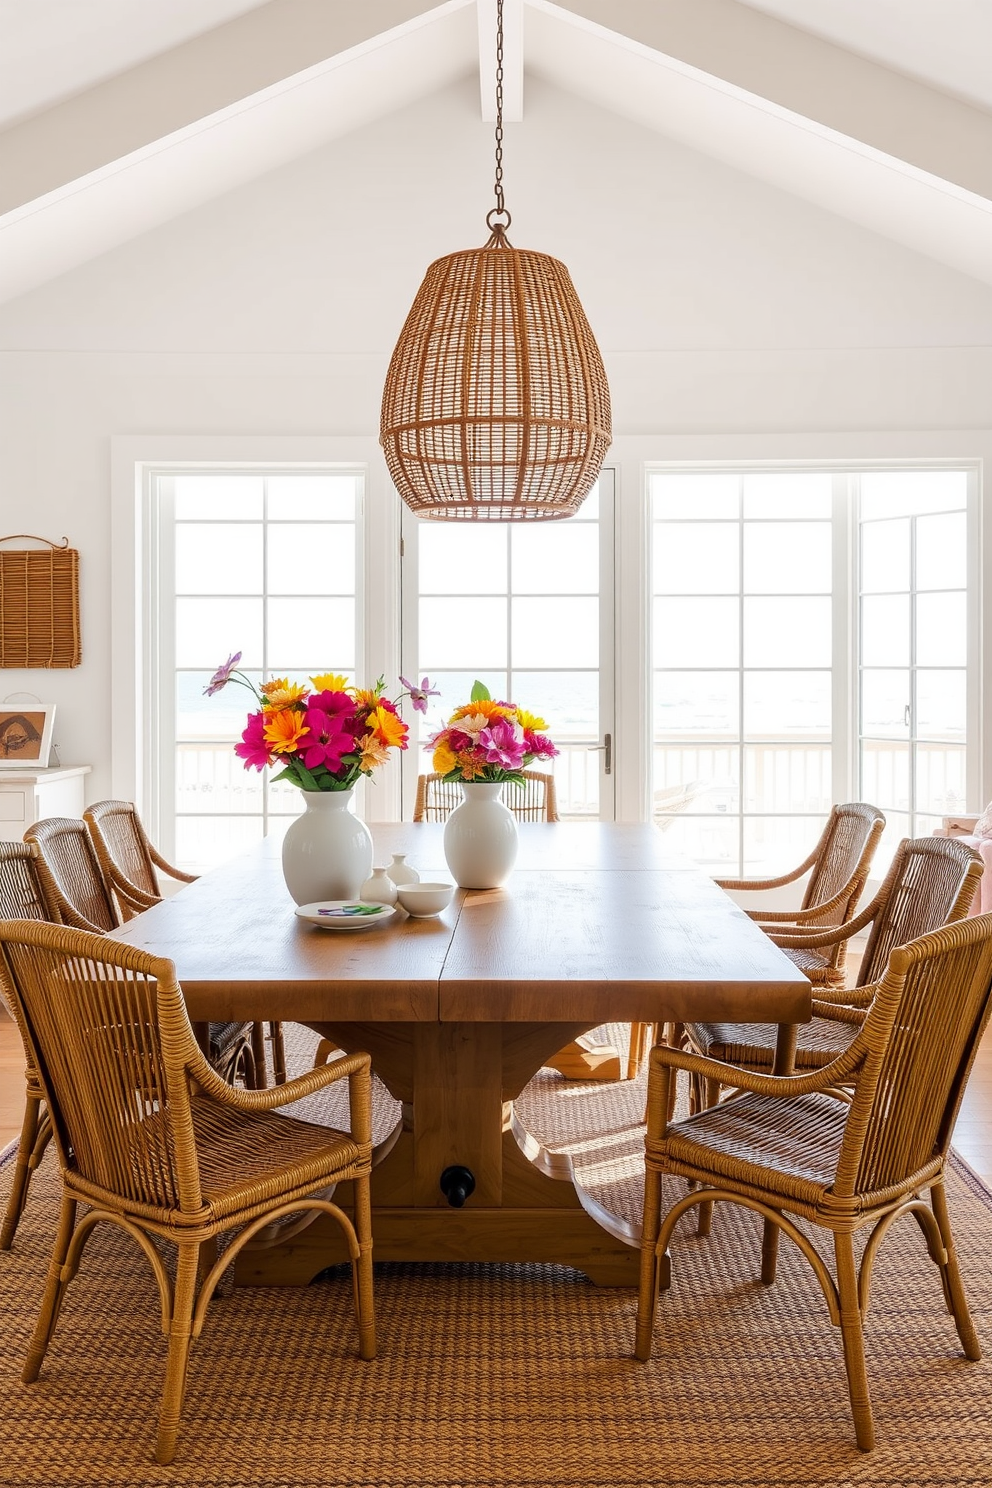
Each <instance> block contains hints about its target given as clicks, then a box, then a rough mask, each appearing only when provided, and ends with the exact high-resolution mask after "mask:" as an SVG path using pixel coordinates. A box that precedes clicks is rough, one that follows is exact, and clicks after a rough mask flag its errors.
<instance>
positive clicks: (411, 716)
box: [404, 667, 507, 769]
mask: <svg viewBox="0 0 992 1488" xmlns="http://www.w3.org/2000/svg"><path fill="white" fill-rule="evenodd" d="M426 672H427V668H426V667H421V668H419V669H418V671H417V681H418V682H419V681H420V679H421V677H423V676H424V675H425V673H426ZM429 676H430V681H431V686H432V687H436V688H437V690H438V692H439V693H440V694H441V696H440V697H432V698H428V700H427V712H426V713H415V712H414V711H413V709H412V708H410V706H409V704H408V703H407V704H404V717H405V719H406V722H407V723H408V724H409V725H410V729H411V733H412V734H414V735H415V736H416V738H417V739H418V741H419V743H420V744H423V743H425V742H426V740H427V739H428V737H429V736H430V735H431V734H434V733H437V731H438V729H439V728H442V727H443V726H444V724H446V723H447V721H448V719H449V718H450V717H451V715H452V713H453V712H454V711H455V709H456V708H460V707H461V706H462V704H463V703H467V702H468V700H469V698H470V696H471V693H472V687H473V684H474V683H475V682H481V683H483V685H484V686H486V687H488V688H489V693H490V696H491V697H494V698H496V699H497V700H502V699H504V698H506V695H507V681H506V673H505V672H497V671H487V670H486V669H485V668H482V669H480V670H479V671H466V672H453V671H452V672H448V671H437V670H435V671H431V672H430V673H429ZM410 680H411V681H412V680H413V678H411V679H410ZM423 768H424V769H430V766H429V765H425V766H424V767H423Z"/></svg>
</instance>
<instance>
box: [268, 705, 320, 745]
mask: <svg viewBox="0 0 992 1488" xmlns="http://www.w3.org/2000/svg"><path fill="white" fill-rule="evenodd" d="M309 732H310V730H309V729H308V728H307V726H306V724H305V723H304V721H303V714H302V713H297V711H296V709H295V708H281V709H280V710H279V712H278V713H269V714H267V715H266V719H265V727H264V729H263V730H262V735H263V737H264V739H265V742H266V743H267V744H270V745H271V746H272V751H273V753H274V754H292V753H293V752H294V751H295V749H296V746H297V744H298V743H299V741H300V739H301V738H302V737H303V735H304V734H308V733H309Z"/></svg>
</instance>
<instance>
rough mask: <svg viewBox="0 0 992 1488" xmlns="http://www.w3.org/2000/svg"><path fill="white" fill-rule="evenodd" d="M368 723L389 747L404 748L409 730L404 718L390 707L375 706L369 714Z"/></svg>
mask: <svg viewBox="0 0 992 1488" xmlns="http://www.w3.org/2000/svg"><path fill="white" fill-rule="evenodd" d="M368 725H369V728H370V729H371V730H372V732H373V733H374V734H375V736H376V737H377V738H378V739H381V740H382V742H383V744H385V745H386V747H387V748H389V749H403V748H405V746H406V736H407V734H408V732H409V730H408V729H407V726H406V724H405V723H404V722H403V720H402V718H399V717H397V715H396V714H395V713H391V712H390V711H389V709H388V708H373V710H372V712H371V713H370V714H369V716H368Z"/></svg>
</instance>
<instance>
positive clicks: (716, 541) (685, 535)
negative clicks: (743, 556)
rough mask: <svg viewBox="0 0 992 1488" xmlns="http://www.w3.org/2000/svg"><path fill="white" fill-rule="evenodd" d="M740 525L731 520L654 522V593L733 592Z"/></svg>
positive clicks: (736, 582)
mask: <svg viewBox="0 0 992 1488" xmlns="http://www.w3.org/2000/svg"><path fill="white" fill-rule="evenodd" d="M739 534H740V527H739V525H738V524H737V523H736V522H734V523H733V524H731V523H729V522H656V523H655V524H654V562H653V575H654V592H655V593H656V594H736V593H737V592H738V591H739V589H740V579H741V576H740V552H739V543H740V536H739Z"/></svg>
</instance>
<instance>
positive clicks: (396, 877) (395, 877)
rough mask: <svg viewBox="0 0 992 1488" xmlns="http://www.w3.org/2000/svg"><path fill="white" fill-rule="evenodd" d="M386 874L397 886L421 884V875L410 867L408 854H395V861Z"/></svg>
mask: <svg viewBox="0 0 992 1488" xmlns="http://www.w3.org/2000/svg"><path fill="white" fill-rule="evenodd" d="M386 874H387V876H388V877H389V878H391V879H392V881H393V883H394V884H397V885H399V884H405V883H419V882H420V874H419V873H418V872H417V870H416V868H411V867H410V864H409V863H408V862H407V860H406V853H393V861H392V862H391V863H390V865H389V867H388V868H387V869H386Z"/></svg>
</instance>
